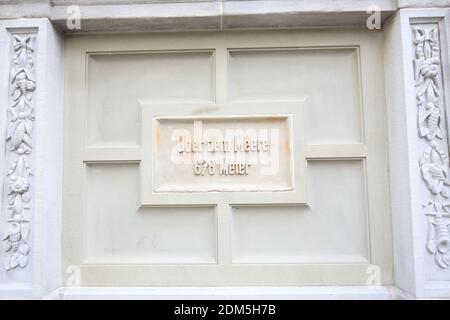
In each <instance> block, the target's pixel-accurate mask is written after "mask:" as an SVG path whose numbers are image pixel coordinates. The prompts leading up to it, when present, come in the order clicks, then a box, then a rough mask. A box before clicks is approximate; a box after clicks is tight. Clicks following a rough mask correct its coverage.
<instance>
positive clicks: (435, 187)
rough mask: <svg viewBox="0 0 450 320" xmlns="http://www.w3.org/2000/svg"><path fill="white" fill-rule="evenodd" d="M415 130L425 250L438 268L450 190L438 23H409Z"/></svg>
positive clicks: (448, 260) (446, 244) (444, 251)
mask: <svg viewBox="0 0 450 320" xmlns="http://www.w3.org/2000/svg"><path fill="white" fill-rule="evenodd" d="M412 28H413V29H412V30H413V36H414V40H413V43H414V47H415V58H414V73H415V74H414V76H415V81H416V83H415V86H416V102H417V110H418V114H417V125H418V134H419V137H420V139H421V141H423V142H424V143H423V144H422V143H421V144H420V146H421V149H422V150H421V158H420V161H419V166H420V172H421V174H422V178H423V180H424V182H425V186H426V189H427V190H428V196H427V200H426V201H425V203H424V204H423V207H424V209H425V212H424V213H425V216H426V218H427V228H428V232H427V245H426V247H427V250H428V251H429V252H430V253H431V254H433V255H434V259H435V261H436V263H437V264H438V265H439V266H440V267H441V268H447V267H448V266H449V265H450V234H449V229H448V226H449V224H450V213H449V206H450V201H449V200H450V199H449V196H450V190H449V185H450V183H449V178H448V174H449V159H448V146H447V142H446V137H445V135H444V130H445V128H444V120H443V119H445V118H444V108H443V107H441V106H440V105H439V104H440V100H441V97H440V95H441V84H440V79H441V61H440V49H439V47H440V46H439V34H438V32H439V30H438V27H437V25H436V26H431V25H424V26H420V25H416V26H413V27H412Z"/></svg>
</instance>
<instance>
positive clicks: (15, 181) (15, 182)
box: [9, 177, 30, 194]
mask: <svg viewBox="0 0 450 320" xmlns="http://www.w3.org/2000/svg"><path fill="white" fill-rule="evenodd" d="M9 188H10V189H11V191H12V192H15V193H21V194H22V193H25V192H27V191H28V189H29V188H30V183H29V182H28V179H27V178H25V177H11V179H10V180H9Z"/></svg>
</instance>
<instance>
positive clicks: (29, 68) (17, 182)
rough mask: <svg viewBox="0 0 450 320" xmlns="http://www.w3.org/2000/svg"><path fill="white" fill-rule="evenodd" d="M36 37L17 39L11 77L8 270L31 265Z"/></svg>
mask: <svg viewBox="0 0 450 320" xmlns="http://www.w3.org/2000/svg"><path fill="white" fill-rule="evenodd" d="M34 40H35V37H34V36H18V35H13V40H12V41H13V43H12V55H13V56H12V65H11V73H10V98H9V101H10V103H9V108H8V115H7V117H8V128H7V135H6V142H7V151H6V155H7V156H6V159H7V161H8V163H7V166H8V167H7V168H8V169H7V170H8V172H7V173H6V179H7V188H8V193H7V198H8V212H7V214H8V230H7V234H6V236H5V237H4V238H3V244H4V248H5V251H6V252H7V256H6V260H5V269H6V270H11V269H14V268H17V267H21V268H24V267H25V266H26V265H27V263H28V252H29V251H30V245H29V243H28V238H29V234H30V220H29V217H28V216H29V213H28V212H29V209H30V202H31V195H30V187H31V181H30V179H31V176H32V175H33V172H32V168H31V166H30V161H31V160H30V158H31V153H32V151H33V138H32V132H33V122H34V108H33V106H32V99H33V93H34V91H35V89H36V81H35V80H34V61H33V56H34V48H33V46H34Z"/></svg>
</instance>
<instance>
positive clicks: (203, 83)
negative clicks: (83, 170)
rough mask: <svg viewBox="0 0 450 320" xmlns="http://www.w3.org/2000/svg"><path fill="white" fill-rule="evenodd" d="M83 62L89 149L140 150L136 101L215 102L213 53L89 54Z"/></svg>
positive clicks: (137, 105) (137, 104)
mask: <svg viewBox="0 0 450 320" xmlns="http://www.w3.org/2000/svg"><path fill="white" fill-rule="evenodd" d="M88 57H89V60H88V83H89V89H88V101H87V134H88V137H87V142H88V145H89V146H100V147H130V146H136V145H139V139H138V137H139V132H140V131H139V130H140V124H139V121H140V120H139V102H140V101H149V102H152V103H156V102H159V103H161V102H178V101H183V102H186V101H195V102H200V101H204V102H208V101H213V100H214V67H213V66H214V64H213V62H214V60H213V53H212V52H207V51H200V52H185V51H180V52H149V53H128V54H125V53H124V54H92V55H89V56H88Z"/></svg>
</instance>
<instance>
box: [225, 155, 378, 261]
mask: <svg viewBox="0 0 450 320" xmlns="http://www.w3.org/2000/svg"><path fill="white" fill-rule="evenodd" d="M363 168H364V167H363V162H362V161H353V160H350V161H347V160H342V161H314V162H309V163H308V170H309V171H308V196H309V199H308V200H309V201H308V206H304V207H301V206H285V207H280V206H241V207H239V206H236V207H233V216H232V220H233V223H232V226H233V229H232V255H233V262H234V263H309V262H319V263H322V262H324V263H344V262H367V261H368V259H369V258H368V250H367V214H366V209H365V208H366V205H365V187H364V171H363V170H364V169H363Z"/></svg>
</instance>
